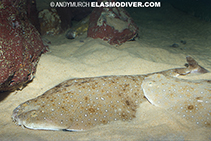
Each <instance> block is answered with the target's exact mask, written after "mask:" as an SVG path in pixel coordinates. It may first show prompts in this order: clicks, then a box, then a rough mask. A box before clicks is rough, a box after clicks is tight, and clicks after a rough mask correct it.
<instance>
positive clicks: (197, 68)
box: [186, 56, 209, 73]
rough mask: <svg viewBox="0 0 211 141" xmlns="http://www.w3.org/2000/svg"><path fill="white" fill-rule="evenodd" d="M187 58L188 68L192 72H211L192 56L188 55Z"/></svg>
mask: <svg viewBox="0 0 211 141" xmlns="http://www.w3.org/2000/svg"><path fill="white" fill-rule="evenodd" d="M186 60H187V62H188V64H187V68H188V70H189V71H190V73H207V72H209V71H208V70H206V69H205V68H203V67H202V66H200V65H199V64H198V63H197V62H196V61H195V60H194V59H193V58H192V57H190V56H187V57H186Z"/></svg>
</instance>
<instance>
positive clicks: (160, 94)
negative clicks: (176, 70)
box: [142, 74, 211, 127]
mask: <svg viewBox="0 0 211 141" xmlns="http://www.w3.org/2000/svg"><path fill="white" fill-rule="evenodd" d="M142 89H143V91H144V95H145V97H146V98H147V99H148V101H149V102H150V103H152V104H153V105H155V106H158V107H161V108H164V109H166V110H167V111H170V112H174V113H176V114H178V115H179V116H180V117H182V118H185V119H186V120H188V121H191V122H193V123H195V124H197V125H200V126H203V127H211V83H210V82H208V81H205V80H204V81H188V80H181V79H178V78H172V77H167V76H164V75H162V74H154V75H150V76H149V77H146V78H145V80H144V81H143V83H142Z"/></svg>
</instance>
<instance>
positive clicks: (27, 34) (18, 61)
mask: <svg viewBox="0 0 211 141" xmlns="http://www.w3.org/2000/svg"><path fill="white" fill-rule="evenodd" d="M26 3H27V0H7V1H6V0H3V1H1V2H0V72H1V73H0V91H9V90H15V89H17V88H20V87H21V86H23V84H25V83H27V82H28V81H30V80H32V79H33V76H34V73H35V71H36V66H37V63H38V59H39V57H40V55H41V54H42V53H44V52H45V51H47V47H46V46H44V45H43V43H42V39H41V37H40V34H39V32H38V31H37V30H36V28H35V27H34V26H33V25H32V24H31V23H30V22H29V20H28V18H27V12H26V11H27V10H26V9H27V5H26Z"/></svg>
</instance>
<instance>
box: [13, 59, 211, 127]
mask: <svg viewBox="0 0 211 141" xmlns="http://www.w3.org/2000/svg"><path fill="white" fill-rule="evenodd" d="M186 60H187V63H188V64H187V65H186V67H185V68H174V69H170V70H165V71H161V72H155V73H150V74H146V75H114V76H101V77H89V78H74V79H70V80H67V81H64V82H62V83H60V84H59V85H57V86H55V87H53V88H51V89H50V90H48V91H46V92H45V93H44V94H43V95H41V96H38V97H36V98H34V99H30V100H28V101H26V102H24V103H22V104H20V105H19V106H18V107H17V108H16V109H14V111H13V113H12V119H13V122H15V123H16V124H17V125H21V126H22V127H25V128H29V129H37V130H39V129H40V130H63V131H64V130H66V131H67V130H68V131H82V130H88V129H91V128H93V127H95V126H97V125H103V124H108V123H110V122H112V121H117V120H121V121H131V120H132V119H134V118H135V117H136V112H137V108H138V107H139V106H140V103H142V102H144V101H147V100H148V101H149V102H150V103H152V104H153V105H155V106H158V107H161V108H164V109H166V110H168V111H173V112H175V113H176V114H179V115H181V116H182V117H184V118H185V119H187V120H189V121H191V122H194V123H196V124H197V125H199V126H206V127H211V116H210V114H211V95H210V94H211V80H201V81H189V80H184V79H179V78H177V77H178V76H179V75H187V74H190V73H207V72H208V71H207V70H206V69H205V68H203V67H201V66H200V65H198V63H197V62H196V61H195V60H194V59H193V58H192V57H190V56H187V57H186Z"/></svg>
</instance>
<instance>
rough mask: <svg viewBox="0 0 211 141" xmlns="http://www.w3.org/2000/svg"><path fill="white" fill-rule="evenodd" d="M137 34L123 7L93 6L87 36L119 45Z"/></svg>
mask: <svg viewBox="0 0 211 141" xmlns="http://www.w3.org/2000/svg"><path fill="white" fill-rule="evenodd" d="M98 2H102V0H99V1H98ZM109 2H114V0H109ZM137 34H138V27H137V26H136V24H135V23H134V21H133V19H132V18H131V17H130V15H129V14H128V12H127V11H125V10H124V9H123V8H120V7H101V8H94V10H93V11H92V13H91V15H90V20H89V29H88V33H87V36H88V37H92V38H94V39H96V38H101V39H103V40H104V41H108V43H109V44H111V45H121V44H122V43H124V42H126V41H128V40H132V39H134V38H135V37H136V36H137Z"/></svg>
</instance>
